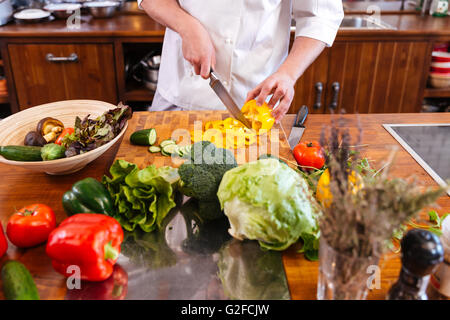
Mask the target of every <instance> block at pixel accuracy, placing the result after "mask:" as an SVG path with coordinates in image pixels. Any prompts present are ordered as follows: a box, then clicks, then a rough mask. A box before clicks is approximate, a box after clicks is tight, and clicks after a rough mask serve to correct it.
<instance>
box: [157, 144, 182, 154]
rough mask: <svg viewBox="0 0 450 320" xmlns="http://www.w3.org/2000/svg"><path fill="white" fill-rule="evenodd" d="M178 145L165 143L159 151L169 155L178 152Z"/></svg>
mask: <svg viewBox="0 0 450 320" xmlns="http://www.w3.org/2000/svg"><path fill="white" fill-rule="evenodd" d="M178 150H179V147H178V145H176V144H166V145H165V146H163V147H162V148H161V153H162V154H163V155H167V156H171V155H173V154H178Z"/></svg>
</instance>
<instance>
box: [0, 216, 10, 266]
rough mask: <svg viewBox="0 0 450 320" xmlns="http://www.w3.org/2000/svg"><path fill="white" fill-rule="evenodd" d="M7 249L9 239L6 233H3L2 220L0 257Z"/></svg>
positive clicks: (0, 227)
mask: <svg viewBox="0 0 450 320" xmlns="http://www.w3.org/2000/svg"><path fill="white" fill-rule="evenodd" d="M7 250H8V241H6V237H5V234H4V233H3V227H2V223H1V222H0V258H1V257H3V255H4V254H5V253H6V251H7Z"/></svg>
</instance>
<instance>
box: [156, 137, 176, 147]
mask: <svg viewBox="0 0 450 320" xmlns="http://www.w3.org/2000/svg"><path fill="white" fill-rule="evenodd" d="M170 144H177V143H176V142H175V141H173V140H171V139H167V140H164V141H161V143H160V144H159V146H160V147H161V148H164V147H165V146H168V145H170Z"/></svg>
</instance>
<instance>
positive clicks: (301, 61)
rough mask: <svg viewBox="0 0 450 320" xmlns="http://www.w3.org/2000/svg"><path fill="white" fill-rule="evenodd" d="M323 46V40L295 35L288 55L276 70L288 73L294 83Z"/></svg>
mask: <svg viewBox="0 0 450 320" xmlns="http://www.w3.org/2000/svg"><path fill="white" fill-rule="evenodd" d="M325 46H326V44H325V43H324V42H322V41H319V40H316V39H312V38H307V37H301V36H300V37H296V38H295V41H294V43H293V45H292V48H291V51H290V52H289V55H288V56H287V58H286V60H285V61H284V62H283V64H282V65H281V66H280V68H279V69H278V72H281V73H284V74H286V75H288V76H289V77H290V78H291V79H292V80H293V82H294V83H295V82H296V81H297V79H298V78H300V77H301V76H302V74H303V72H305V70H306V69H307V68H308V67H309V66H310V65H311V63H313V62H314V60H315V59H316V58H317V57H318V56H319V55H320V53H321V52H322V51H323V49H324V48H325Z"/></svg>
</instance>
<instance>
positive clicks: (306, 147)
mask: <svg viewBox="0 0 450 320" xmlns="http://www.w3.org/2000/svg"><path fill="white" fill-rule="evenodd" d="M293 153H294V158H295V160H296V161H297V163H298V164H299V165H300V166H302V167H312V168H316V169H321V168H322V167H323V165H324V164H325V153H324V152H323V149H322V147H321V146H320V144H319V143H318V142H317V141H310V142H302V143H299V144H298V145H296V146H295V148H294V150H293Z"/></svg>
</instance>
